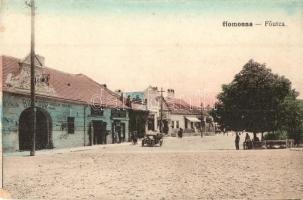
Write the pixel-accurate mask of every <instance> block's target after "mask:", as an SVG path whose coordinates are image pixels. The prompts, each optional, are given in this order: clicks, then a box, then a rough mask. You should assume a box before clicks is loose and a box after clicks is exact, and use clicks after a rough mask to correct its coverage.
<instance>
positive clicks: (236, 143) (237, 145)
mask: <svg viewBox="0 0 303 200" xmlns="http://www.w3.org/2000/svg"><path fill="white" fill-rule="evenodd" d="M239 143H240V136H239V135H238V133H236V139H235V145H236V149H237V150H239Z"/></svg>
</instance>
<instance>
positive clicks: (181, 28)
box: [0, 0, 303, 103]
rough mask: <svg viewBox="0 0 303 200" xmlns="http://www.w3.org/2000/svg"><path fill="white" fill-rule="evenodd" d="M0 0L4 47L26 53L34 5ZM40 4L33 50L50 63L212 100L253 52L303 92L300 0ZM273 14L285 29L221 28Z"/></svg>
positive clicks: (131, 87)
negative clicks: (282, 23) (3, 4)
mask: <svg viewBox="0 0 303 200" xmlns="http://www.w3.org/2000/svg"><path fill="white" fill-rule="evenodd" d="M0 2H6V4H5V6H4V7H2V9H1V10H2V11H4V12H3V13H2V15H0V44H1V45H0V54H5V55H9V56H14V57H17V58H24V57H25V56H26V55H27V54H28V53H29V50H30V48H29V47H30V40H29V39H30V15H29V14H30V9H28V8H27V7H26V5H25V3H24V2H25V0H0ZM36 2H37V7H38V9H37V17H36V19H37V20H36V52H37V53H38V54H40V55H42V56H44V57H45V59H46V65H47V66H49V67H52V68H55V69H58V70H62V71H66V72H69V73H75V74H76V73H83V74H86V75H88V76H89V77H91V78H93V79H94V80H96V81H98V82H100V83H106V84H107V85H108V86H109V88H110V89H113V90H114V89H122V90H123V91H140V90H143V89H145V88H146V87H147V86H148V85H152V86H158V87H164V88H165V89H167V88H173V89H175V91H176V94H177V95H179V96H182V95H183V97H190V96H194V98H198V99H199V98H200V97H202V99H205V101H209V102H210V103H212V102H213V101H214V99H215V96H216V94H217V93H218V92H219V91H220V90H221V85H222V84H223V83H228V82H230V81H231V80H232V78H233V76H234V74H235V73H237V72H239V71H240V70H241V67H242V66H243V65H244V64H245V63H246V62H247V61H248V60H249V59H254V60H256V61H258V62H260V63H267V65H268V67H270V68H272V70H273V72H274V73H278V74H281V75H285V76H286V77H287V78H289V79H290V80H291V81H292V83H293V86H294V88H296V89H297V90H298V91H299V92H300V94H301V96H300V98H303V80H302V75H301V74H302V66H303V57H302V55H303V40H302V36H303V23H302V22H303V0H161V1H160V0H36ZM1 10H0V11H1ZM266 20H271V21H273V22H285V24H286V26H284V27H265V26H264V25H263V26H254V27H223V26H222V22H223V21H230V22H253V23H260V24H264V22H265V21H266ZM1 23H2V24H1ZM1 25H2V27H1Z"/></svg>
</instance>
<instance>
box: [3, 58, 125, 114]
mask: <svg viewBox="0 0 303 200" xmlns="http://www.w3.org/2000/svg"><path fill="white" fill-rule="evenodd" d="M0 58H1V59H0V61H1V63H0V65H1V66H0V67H1V68H2V69H1V70H3V77H2V83H3V90H4V91H8V92H14V91H12V89H11V88H9V87H7V86H6V84H5V81H6V79H7V77H8V74H12V76H16V75H18V74H19V73H20V64H19V63H20V62H21V60H20V59H17V58H14V57H8V56H1V57H0ZM43 72H44V73H46V74H49V75H50V79H49V87H52V88H53V89H54V91H55V93H54V94H49V95H46V96H47V97H52V98H58V99H64V100H69V101H75V102H79V103H87V104H92V103H95V104H98V105H100V104H101V105H102V106H105V107H117V108H121V107H125V105H123V103H122V101H121V100H120V97H119V95H117V94H116V93H114V92H112V91H111V90H109V89H108V88H107V87H106V86H105V85H102V84H99V83H97V82H96V81H94V80H92V79H91V78H89V77H87V76H86V75H83V74H69V73H65V72H62V71H58V70H55V69H52V68H48V67H43ZM27 92H28V93H29V90H28V91H27ZM17 93H18V92H17ZM38 95H39V94H38ZM41 96H45V95H41Z"/></svg>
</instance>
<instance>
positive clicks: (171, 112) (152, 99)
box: [125, 86, 214, 135]
mask: <svg viewBox="0 0 303 200" xmlns="http://www.w3.org/2000/svg"><path fill="white" fill-rule="evenodd" d="M125 94H126V95H128V96H130V98H132V99H141V101H144V102H146V106H147V110H148V111H149V115H148V121H147V123H148V125H147V129H148V130H155V131H160V122H161V115H162V132H164V133H166V134H171V135H175V134H176V133H177V131H178V130H179V129H180V128H182V129H183V130H184V132H185V133H200V132H201V131H203V132H212V131H214V130H213V128H212V127H213V124H212V119H211V117H210V116H209V114H208V112H207V111H206V109H201V108H200V107H197V106H193V105H190V104H189V103H187V102H186V101H184V100H182V99H180V98H176V97H175V91H174V90H173V89H168V90H167V91H166V94H165V95H163V97H162V98H161V93H160V91H159V89H158V88H157V87H152V86H149V87H148V88H147V89H145V90H144V91H142V92H138V91H137V92H128V93H125ZM161 104H162V112H161ZM161 113H162V114H161Z"/></svg>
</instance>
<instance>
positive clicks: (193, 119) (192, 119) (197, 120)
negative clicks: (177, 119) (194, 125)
mask: <svg viewBox="0 0 303 200" xmlns="http://www.w3.org/2000/svg"><path fill="white" fill-rule="evenodd" d="M185 118H186V119H187V120H189V121H191V122H201V121H200V120H199V119H198V118H196V117H185Z"/></svg>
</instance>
